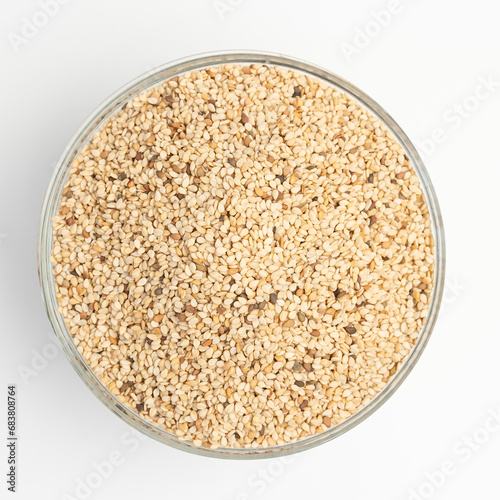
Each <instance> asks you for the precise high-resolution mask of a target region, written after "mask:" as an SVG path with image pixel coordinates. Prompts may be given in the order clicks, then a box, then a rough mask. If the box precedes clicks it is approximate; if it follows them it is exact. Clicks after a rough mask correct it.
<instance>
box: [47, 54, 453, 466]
mask: <svg viewBox="0 0 500 500" xmlns="http://www.w3.org/2000/svg"><path fill="white" fill-rule="evenodd" d="M225 63H235V64H252V63H260V64H267V65H277V66H281V67H285V68H290V69H293V70H296V71H300V72H303V73H307V74H309V75H311V76H314V77H316V78H318V79H320V80H323V81H325V82H327V83H328V84H330V85H332V86H334V87H336V88H338V89H340V90H342V91H343V92H345V93H347V94H348V95H350V96H351V97H353V98H354V99H356V100H357V101H358V102H359V103H360V104H361V105H362V106H364V107H365V108H366V109H368V110H369V111H370V112H371V113H373V114H374V115H376V116H377V117H378V118H379V119H380V120H381V121H382V122H383V123H384V124H385V125H386V126H387V128H388V129H389V130H391V132H392V133H393V134H394V136H395V137H396V139H397V141H398V142H399V143H400V144H401V146H402V147H403V149H404V150H405V151H406V154H407V155H408V157H409V158H410V161H411V164H412V166H413V168H414V170H415V171H416V173H417V175H418V177H419V178H420V182H421V186H422V189H423V192H424V195H425V198H426V200H427V203H428V206H429V212H430V217H431V219H432V231H433V234H434V241H435V260H436V262H435V276H434V289H433V291H432V295H431V301H430V307H429V313H428V316H427V319H426V322H425V325H424V327H423V329H422V331H421V332H420V335H419V337H418V339H417V342H416V344H415V346H414V347H413V349H412V351H411V353H410V355H409V356H408V358H407V359H406V360H405V362H404V363H403V365H402V366H401V368H400V369H399V370H398V371H397V372H396V373H395V375H394V376H393V377H392V379H391V380H390V382H389V383H388V384H387V385H386V386H385V387H384V389H383V390H382V391H381V392H380V393H379V394H378V395H377V396H376V397H375V398H374V399H373V400H372V401H371V402H370V403H369V404H368V405H367V406H365V407H364V408H362V409H360V410H359V411H358V412H357V413H355V414H354V415H352V416H351V417H349V418H348V419H346V420H344V421H343V422H342V423H340V424H339V425H336V426H335V427H332V428H331V429H329V430H328V431H326V432H324V433H322V434H316V435H314V436H310V437H308V438H304V439H301V440H300V441H297V442H294V443H289V444H285V445H281V446H274V447H269V448H255V449H237V448H217V449H214V450H211V449H206V448H203V447H198V446H195V445H194V444H193V443H191V442H189V441H182V440H180V439H178V438H177V437H176V436H174V435H173V434H171V433H169V432H167V431H165V430H163V429H160V428H159V427H156V426H155V425H153V424H152V423H150V422H147V421H145V420H143V419H141V418H140V417H139V415H138V414H136V413H135V412H134V411H133V410H131V409H130V408H128V407H127V406H126V405H124V404H123V403H120V402H119V401H118V400H117V399H116V398H115V397H114V396H113V395H112V394H111V393H110V392H109V391H108V389H107V388H106V387H104V386H103V385H102V384H101V383H100V382H99V380H98V378H97V377H96V375H95V374H94V373H93V372H92V370H91V369H90V368H89V366H88V365H87V363H86V362H85V361H84V359H83V357H82V356H81V355H80V353H79V352H78V350H77V349H76V346H75V344H74V343H73V339H72V337H71V335H70V334H69V332H68V330H67V328H66V326H65V324H64V320H63V318H62V316H61V314H60V313H59V312H58V310H57V309H58V304H57V300H56V290H55V283H54V278H53V274H52V263H51V261H50V255H51V250H52V243H53V241H52V226H51V219H52V217H53V216H54V215H55V214H56V211H57V208H58V204H59V199H60V197H61V192H62V189H63V187H64V185H65V183H66V179H67V177H68V174H69V171H70V169H71V164H72V161H73V159H74V158H75V157H76V156H77V155H78V153H79V151H80V150H81V148H82V147H83V146H84V145H85V144H86V143H87V142H88V141H89V139H90V138H91V137H92V135H93V134H94V132H95V131H96V130H98V129H99V128H100V127H101V126H102V124H103V122H104V121H105V120H106V119H108V118H109V117H110V116H111V115H112V114H113V113H115V112H116V111H117V110H118V109H120V108H121V106H122V105H123V104H124V103H125V102H126V101H128V100H129V99H131V98H132V97H133V96H135V95H136V94H139V93H141V92H143V91H144V90H146V89H147V88H149V87H152V86H154V85H157V84H158V83H160V82H162V81H163V80H165V79H167V78H171V77H173V76H176V75H179V74H182V73H184V72H186V71H193V70H197V69H201V68H206V67H209V66H216V65H219V64H225ZM444 271H445V244H444V232H443V225H442V219H441V213H440V210H439V206H438V202H437V199H436V195H435V193H434V189H433V187H432V184H431V181H430V179H429V176H428V174H427V171H426V170H425V167H424V164H423V162H422V159H421V158H420V156H419V155H418V153H417V151H416V149H415V147H414V146H413V144H412V143H411V142H410V140H409V139H408V137H407V136H406V134H405V133H404V132H403V131H402V130H401V128H400V127H399V126H398V124H397V123H396V122H395V121H394V120H393V119H392V118H391V117H390V116H389V115H388V113H387V112H386V111H384V110H383V109H382V108H381V107H380V106H379V105H378V104H377V103H376V102H374V101H373V100H372V99H371V98H370V97H368V96H367V95H366V94H365V93H364V92H362V91H361V90H359V89H358V88H356V87H355V86H354V85H352V84H351V83H349V82H347V81H346V80H344V79H342V78H340V77H339V76H337V75H335V74H333V73H331V72H329V71H327V70H325V69H322V68H319V67H317V66H314V65H312V64H309V63H307V62H303V61H300V60H296V59H292V58H289V57H285V56H282V55H277V54H268V53H245V52H225V53H212V54H207V55H205V54H202V55H199V56H195V57H190V58H186V59H181V60H177V61H174V62H172V63H168V64H166V65H164V66H160V67H158V68H155V69H154V70H151V71H149V72H148V73H146V74H144V75H142V76H140V77H139V78H137V79H136V80H134V81H132V82H131V83H129V84H128V85H126V86H125V87H123V88H122V89H120V90H119V91H118V92H116V93H115V94H113V95H112V96H111V97H109V98H108V99H107V100H106V101H105V102H103V103H102V104H101V105H100V106H99V107H98V108H97V109H96V110H95V111H94V112H93V113H92V115H91V116H90V117H89V118H88V119H87V120H86V121H85V122H84V123H83V125H82V126H81V127H80V129H79V130H78V131H77V132H76V133H75V135H74V136H73V138H72V139H71V141H70V142H69V144H68V145H67V147H66V149H65V150H64V152H63V154H62V156H61V158H60V159H59V162H58V164H57V167H56V169H55V171H54V174H53V176H52V179H51V181H50V184H49V187H48V189H47V194H46V196H45V200H44V202H43V207H42V213H41V219H40V226H39V235H38V274H39V280H40V285H41V289H42V296H43V300H44V302H45V307H46V310H47V314H48V317H49V319H50V321H51V323H52V328H53V329H54V332H55V334H56V336H57V338H58V339H59V342H60V343H61V344H62V348H63V350H64V353H65V354H66V356H67V358H68V359H69V361H70V363H71V364H72V366H73V368H74V369H75V370H76V372H77V373H78V374H79V375H80V377H81V378H82V380H83V381H84V382H85V384H86V385H87V387H88V388H89V389H90V390H91V391H92V392H93V393H94V394H95V395H96V396H97V397H98V398H99V400H100V401H101V402H102V403H104V404H105V405H106V406H107V407H108V408H109V409H110V410H111V411H113V412H114V413H115V414H116V415H118V416H119V417H120V418H121V419H122V420H124V421H125V422H127V423H128V424H130V425H131V426H132V427H134V428H135V429H137V430H138V431H140V432H142V433H144V434H145V435H147V436H149V437H151V438H154V439H156V440H158V441H161V442H162V443H165V444H168V445H170V446H173V447H174V448H178V449H181V450H185V451H189V452H191V453H196V454H199V455H206V456H210V457H218V458H232V459H252V458H270V457H276V456H283V455H289V454H292V453H297V452H299V451H303V450H307V449H309V448H312V447H314V446H317V445H319V444H322V443H326V442H327V441H330V440H332V439H334V438H336V437H338V436H340V435H341V434H343V433H344V432H347V431H348V430H349V429H352V428H353V427H355V426H356V425H358V424H359V423H360V422H362V421H363V420H364V419H365V418H367V417H368V416H369V415H371V414H372V413H373V412H374V411H375V410H376V409H377V408H380V406H381V405H382V404H383V403H385V402H386V401H387V400H388V399H389V398H390V396H391V395H392V394H393V393H394V391H395V390H396V389H397V388H398V387H399V386H400V385H401V383H402V382H403V380H404V379H405V378H406V377H407V376H408V374H409V373H410V371H411V370H412V368H413V367H414V366H415V363H416V362H417V360H418V359H419V358H420V356H421V354H422V351H423V350H424V348H425V346H426V344H427V342H428V340H429V337H430V335H431V332H432V329H433V327H434V324H435V322H436V319H437V315H438V311H439V306H440V303H441V297H442V294H443V286H444Z"/></svg>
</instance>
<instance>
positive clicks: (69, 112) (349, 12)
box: [0, 0, 500, 500]
mask: <svg viewBox="0 0 500 500" xmlns="http://www.w3.org/2000/svg"><path fill="white" fill-rule="evenodd" d="M46 1H49V3H50V1H59V3H58V5H59V11H58V12H57V13H56V14H55V15H54V17H52V18H50V19H49V20H48V22H47V24H46V25H45V26H44V27H42V28H40V29H39V30H38V33H35V34H34V36H33V38H31V39H29V40H27V41H26V43H23V42H22V41H20V40H19V39H17V42H18V43H21V45H20V46H19V47H18V48H19V50H18V51H15V50H14V45H15V44H13V40H14V38H15V37H13V35H12V34H17V35H20V33H21V29H22V26H23V23H24V20H23V18H27V19H33V16H35V15H36V14H37V13H38V12H40V11H41V3H43V1H42V2H41V3H39V2H37V1H34V0H17V1H15V2H3V5H2V7H1V15H0V53H1V62H2V64H1V67H2V78H1V79H0V89H1V92H0V99H1V110H2V112H1V115H0V116H1V121H0V127H1V129H0V158H1V160H0V175H1V177H0V262H1V265H0V304H1V310H2V314H1V315H0V325H1V329H0V331H1V335H2V343H3V345H7V349H6V350H5V349H2V350H1V351H2V358H3V360H2V362H1V363H0V365H1V368H0V370H1V382H2V386H1V389H0V390H1V391H5V392H2V395H1V396H0V400H1V401H2V404H1V429H2V431H1V433H0V434H1V435H5V434H6V417H5V416H4V415H5V414H6V408H5V401H6V386H7V384H8V383H16V384H17V386H18V400H19V430H18V433H19V436H20V441H19V448H18V451H19V459H20V464H19V477H18V493H17V498H20V499H26V500H28V499H30V500H31V499H34V498H37V499H40V500H45V499H69V498H73V499H76V498H84V497H85V493H86V492H85V491H76V487H77V484H78V483H77V481H78V480H86V479H87V478H89V474H92V473H93V472H94V471H95V469H94V467H95V466H94V465H93V463H99V462H102V461H107V460H109V459H110V455H112V454H113V453H114V452H118V453H120V454H121V458H120V459H119V460H118V461H119V462H120V463H119V464H118V465H115V466H114V470H113V471H112V472H111V474H110V475H109V477H107V478H104V479H102V481H101V482H102V484H101V485H100V486H99V487H97V488H92V489H91V491H90V494H88V493H87V496H86V497H87V498H91V499H96V500H100V499H105V500H107V499H110V498H113V499H114V498H123V499H129V498H130V499H131V498H165V499H197V498H204V499H206V500H221V499H225V500H255V499H259V500H265V499H275V498H280V499H281V498H284V499H286V498H290V499H295V498H318V499H333V498H353V499H366V498H370V499H372V500H379V499H380V500H382V499H383V500H391V499H400V500H407V499H410V498H411V499H412V500H416V499H418V498H439V499H442V500H448V499H449V500H462V499H463V500H465V499H469V498H472V497H473V496H474V498H481V499H485V500H490V499H498V498H499V497H500V485H499V482H498V464H499V461H500V416H499V417H498V418H499V424H497V426H495V427H490V431H486V432H482V431H481V428H482V426H483V425H484V424H485V423H491V422H487V418H488V412H492V411H496V412H497V414H498V412H500V391H499V389H500V363H499V362H498V353H499V351H500V338H499V327H500V325H499V320H498V315H497V311H498V299H499V293H498V282H499V279H498V278H499V265H498V246H497V243H498V228H499V214H498V201H497V199H498V194H497V193H498V186H499V181H500V173H499V172H500V170H499V158H498V143H499V133H500V126H499V120H498V116H499V112H500V86H499V85H500V67H499V66H500V63H499V58H498V50H499V48H500V31H499V29H498V17H499V13H500V8H499V4H498V2H492V1H491V0H476V1H475V2H472V3H471V2H465V1H461V0H459V1H457V0H440V1H439V2H436V1H433V0H420V1H401V3H400V4H399V8H398V7H397V6H396V9H393V11H394V10H396V11H398V12H397V13H396V14H391V20H390V21H389V22H388V24H387V26H385V27H383V28H380V29H377V26H376V25H374V24H373V22H374V15H373V12H374V11H380V10H382V9H387V8H388V7H389V6H391V7H393V5H394V1H393V2H392V3H391V2H389V1H387V0H385V1H384V0H383V1H376V2H369V1H367V0H362V1H359V0H358V1H357V2H346V1H342V2H340V1H338V0H334V1H326V0H325V1H309V2H299V1H291V0H288V1H278V0H267V1H264V0H221V1H220V2H214V1H213V0H196V1H194V0H191V1H180V0H179V1H175V2H172V1H167V0H141V1H140V2H138V1H133V0H120V1H111V0H87V1H85V2H83V1H76V0H64V2H63V0H46ZM62 3H65V5H62ZM396 4H397V2H396ZM217 7H218V8H219V9H220V11H222V10H223V9H224V8H225V11H224V12H223V13H222V14H220V13H218V11H217ZM38 15H39V14H38ZM385 17H386V18H387V15H386V16H385ZM379 19H380V16H379ZM38 22H42V23H43V22H44V18H43V15H42V16H41V17H40V15H39V17H38ZM369 22H371V23H372V24H370V25H369V26H368V30H369V32H370V34H374V33H376V32H377V31H380V33H378V34H376V35H375V36H373V37H372V38H371V39H370V40H369V41H368V43H366V47H364V48H362V49H360V50H359V53H358V54H355V55H353V56H352V58H351V59H350V60H349V58H347V57H346V55H345V51H346V50H347V49H346V46H345V45H342V44H345V43H350V44H353V42H354V36H355V35H356V33H359V31H357V30H365V28H366V26H367V23H369ZM379 23H380V21H379ZM358 37H360V35H358ZM358 41H359V40H358ZM342 47H344V50H343V49H342ZM237 48H246V49H255V50H268V51H274V52H281V53H284V54H287V55H291V56H296V57H299V58H302V59H305V60H309V61H310V62H313V63H316V64H319V65H322V66H324V67H326V68H328V69H330V70H332V71H334V72H336V73H338V74H339V75H341V76H343V77H345V78H347V79H348V80H350V81H352V82H353V83H354V84H356V85H357V86H359V87H360V88H361V89H363V90H364V91H366V92H367V93H368V94H369V95H371V96H372V97H373V98H374V99H375V100H377V101H378V102H379V103H380V104H381V105H382V106H383V107H385V109H386V110H388V111H389V113H391V114H392V115H393V117H394V118H395V119H396V120H397V121H398V122H399V123H400V125H401V126H402V127H403V129H404V130H405V131H406V132H407V134H408V135H409V136H410V138H411V139H412V140H413V141H414V142H415V143H417V144H419V143H421V141H422V140H424V139H427V138H430V137H432V134H433V131H434V130H435V129H436V128H441V129H443V133H444V134H445V136H446V137H445V138H444V139H442V135H443V133H441V134H439V133H437V136H438V137H441V139H442V141H441V144H438V145H437V146H436V147H435V150H434V151H433V152H432V153H431V154H426V155H425V160H426V164H427V167H428V170H429V173H430V176H431V178H432V181H433V182H434V185H435V188H436V191H437V193H438V197H439V200H440V203H441V208H442V211H443V216H444V221H445V228H446V236H447V248H448V250H447V260H448V264H447V276H448V283H449V285H448V287H447V290H446V292H445V304H444V307H443V309H442V313H441V315H440V318H439V321H438V324H437V326H436V329H435V332H434V334H433V337H432V339H431V341H430V343H429V345H428V348H427V349H426V352H425V353H424V355H423V357H422V358H421V360H420V362H419V363H418V365H417V367H416V368H415V369H414V371H413V372H412V373H411V375H410V377H409V378H408V379H407V381H406V382H405V383H404V384H403V386H402V387H401V388H400V389H399V390H398V391H397V393H396V395H395V396H393V398H392V399H391V400H390V401H389V402H388V403H387V404H385V405H384V406H383V407H382V408H381V409H380V410H379V411H377V412H376V413H375V415H373V416H372V417H370V418H369V419H368V420H367V421H366V422H364V423H363V424H361V425H360V426H359V427H357V428H356V429H354V430H352V431H350V432H348V433H347V434H345V435H344V436H342V437H341V438H339V439H337V440H335V441H333V442H330V443H328V444H326V445H323V446H321V447H319V448H316V449H314V450H311V451H309V452H306V453H303V454H300V455H297V456H295V457H294V458H292V459H286V463H284V462H285V461H280V460H279V459H277V460H265V461H248V462H244V461H238V462H236V461H219V460H214V459H209V458H201V457H196V456H193V455H190V454H187V453H183V452H180V451H176V450H174V449H170V448H169V447H167V446H164V445H162V444H159V443H157V442H154V441H151V440H149V439H145V440H143V441H141V442H140V444H138V445H137V443H138V442H139V441H135V440H132V438H131V434H130V433H131V431H130V429H129V428H128V427H127V425H126V424H124V423H122V422H121V421H120V420H119V419H118V418H117V417H115V416H114V415H113V414H112V413H111V412H109V411H108V410H107V409H106V408H105V407H104V406H103V405H102V404H101V403H99V402H98V401H97V399H96V398H94V396H92V395H91V393H90V392H89V391H88V389H86V388H85V386H84V385H83V383H82V382H81V381H80V379H79V378H78V376H77V375H76V373H75V372H74V371H73V369H72V368H71V366H70V365H69V363H68V361H67V360H66V359H65V357H64V356H63V355H62V353H60V352H58V353H57V355H56V356H55V357H54V358H53V359H47V356H46V355H47V354H48V356H49V357H52V356H53V354H54V352H55V351H54V348H53V345H52V344H53V343H54V339H53V336H52V333H51V328H50V325H49V322H48V320H47V318H46V316H45V312H44V309H43V305H42V301H41V298H40V292H39V287H38V282H37V275H36V260H35V259H36V248H35V244H36V233H37V224H38V215H39V210H40V206H41V202H42V198H43V195H44V192H45V189H46V186H47V183H48V181H49V178H50V176H51V174H52V170H53V167H54V164H55V162H56V160H57V159H58V157H59V155H60V153H61V152H62V150H63V148H64V146H65V144H66V142H67V141H68V140H69V138H70V137H71V136H72V134H73V132H74V131H75V130H76V128H77V127H78V126H79V125H80V123H81V122H82V121H83V120H84V119H85V118H86V117H87V115H88V114H89V113H90V112H91V111H92V110H93V109H94V108H95V107H96V105H97V104H99V103H100V102H101V101H102V100H103V99H105V98H106V97H107V96H108V95H109V94H110V93H112V92H114V91H115V90H116V89H117V88H119V87H121V86H122V85H123V84H124V83H126V82H128V81H129V80H131V79H132V78H135V77H136V76H138V75H139V74H141V73H144V72H145V71H147V70H149V69H151V68H152V67H154V66H156V65H158V64H161V63H164V62H168V61H171V60H173V59H176V58H179V57H184V56H187V55H190V54H195V53H199V52H204V51H211V50H223V49H237ZM488 78H492V79H493V80H494V81H495V82H497V84H496V88H493V89H492V90H491V91H490V92H489V95H487V94H488V93H487V92H485V91H484V89H483V91H482V90H481V89H479V94H480V95H481V97H483V99H482V100H481V101H480V102H479V104H478V108H477V109H476V110H475V111H473V112H471V113H470V116H468V117H464V118H457V116H459V115H458V114H457V113H458V111H453V106H455V105H460V104H461V103H462V102H464V100H467V99H468V98H470V96H473V95H474V93H475V92H476V87H477V85H478V84H480V82H481V79H488ZM467 104H469V105H471V106H474V105H475V102H474V99H472V98H470V99H469V101H467ZM450 110H451V111H450ZM441 139H440V140H441ZM42 353H45V355H44V354H42ZM40 354H42V356H44V359H45V360H44V359H38V358H37V355H40ZM27 367H30V368H31V369H33V370H34V371H35V372H36V373H37V375H36V376H35V375H32V376H29V377H28V378H26V377H27V375H26V374H25V375H24V376H23V375H22V373H21V372H22V371H23V370H24V372H25V370H26V368H27ZM471 435H474V436H475V438H477V439H479V440H482V441H486V442H484V443H483V444H479V445H476V444H474V442H472V444H466V442H465V441H464V439H466V438H467V436H471ZM134 439H135V438H134ZM4 442H5V441H4ZM136 445H137V446H136ZM471 446H473V447H474V448H477V449H475V450H474V451H472V452H470V453H468V452H467V449H471ZM2 449H4V452H2V453H1V454H0V463H1V464H2V468H1V469H0V470H2V471H5V470H6V461H7V459H6V453H7V452H6V448H5V445H4V444H2ZM115 455H116V453H115V454H113V455H112V456H111V458H116V456H115ZM446 462H452V465H454V469H453V470H454V473H453V474H451V475H449V476H447V477H446V478H445V479H443V477H444V476H440V475H439V474H436V473H435V472H436V471H438V470H440V469H442V468H443V467H445V468H446V467H449V466H450V464H447V463H446ZM432 473H434V476H435V478H437V479H441V480H440V482H442V483H443V485H442V486H439V487H435V486H431V487H429V486H427V487H426V486H425V485H424V483H425V482H426V481H429V480H428V479H426V474H432ZM2 474H4V473H2ZM106 475H108V474H106ZM3 477H4V478H5V476H4V475H3ZM90 481H91V483H92V481H94V483H92V484H95V481H97V482H99V478H98V477H97V476H96V475H95V474H94V475H93V476H90ZM428 484H430V483H428ZM419 488H422V489H421V490H420V491H421V493H422V495H420V496H419V497H418V496H415V495H413V496H412V493H411V490H412V489H415V490H417V491H418V489H419ZM0 491H1V493H0V497H1V498H8V496H7V493H5V495H4V492H6V484H5V482H4V480H2V484H1V485H0Z"/></svg>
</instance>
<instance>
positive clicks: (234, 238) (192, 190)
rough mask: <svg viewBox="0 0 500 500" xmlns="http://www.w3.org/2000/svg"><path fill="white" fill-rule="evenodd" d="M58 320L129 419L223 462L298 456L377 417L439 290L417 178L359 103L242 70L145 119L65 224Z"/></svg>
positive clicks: (210, 76) (56, 250)
mask: <svg viewBox="0 0 500 500" xmlns="http://www.w3.org/2000/svg"><path fill="white" fill-rule="evenodd" d="M53 236H54V243H53V250H52V261H53V264H54V277H55V284H56V290H57V300H58V303H59V311H60V313H61V314H62V316H63V318H64V321H65V324H66V326H67V328H68V330H69V332H70V334H71V336H72V337H73V339H74V343H75V345H76V347H77V349H78V351H79V352H80V353H81V355H82V356H83V358H84V359H85V361H86V362H87V363H88V365H89V366H90V368H91V369H92V370H93V371H94V373H95V374H96V375H97V376H98V377H99V379H100V381H101V383H102V384H104V385H105V386H106V387H107V388H108V389H109V391H110V392H111V393H112V394H114V395H115V396H116V398H117V399H118V400H119V401H121V402H122V403H124V404H126V405H127V406H129V407H130V408H132V409H133V410H135V411H136V412H138V413H139V414H140V416H141V417H142V418H143V419H145V420H147V421H149V422H152V423H153V424H155V425H156V426H158V427H160V428H162V429H164V430H166V431H168V432H170V433H172V434H174V435H175V436H177V437H178V438H180V439H182V440H189V441H191V442H193V443H194V444H195V445H198V446H204V447H207V448H217V447H235V448H255V447H268V446H275V445H281V444H285V443H289V442H292V441H296V440H298V439H302V438H305V437H307V436H311V435H314V434H317V433H321V432H324V431H326V430H328V429H329V428H331V427H333V426H335V425H337V424H338V423H340V422H342V421H343V420H345V419H346V418H348V417H349V416H351V415H353V414H354V413H356V412H357V411H358V410H359V409H360V408H362V407H363V406H365V405H366V404H367V403H368V402H369V401H370V400H371V399H372V398H373V397H374V396H375V395H376V394H377V393H379V392H380V391H381V390H382V389H383V388H384V386H385V385H386V384H387V382H388V381H389V380H390V379H391V377H392V376H393V375H394V373H395V372H396V371H397V370H398V368H399V367H400V366H401V364H402V363H403V362H404V360H405V359H406V358H407V356H408V355H409V353H410V351H411V349H412V347H413V345H414V344H415V342H416V340H417V338H418V335H419V332H420V331H421V329H422V327H423V324H424V322H425V318H426V314H427V310H428V305H429V302H430V295H431V291H432V285H433V270H434V256H433V253H434V252H433V245H434V243H433V237H432V232H431V221H430V217H429V212H428V207H427V204H426V201H425V198H424V196H423V193H422V190H421V187H420V183H419V180H418V177H417V176H416V174H415V172H414V171H413V169H412V167H411V165H410V162H409V160H408V158H407V157H406V156H405V154H404V151H403V149H402V148H401V146H400V145H399V144H398V143H397V142H396V141H395V139H394V137H393V136H392V134H391V133H390V132H389V131H388V130H387V129H386V127H385V126H384V125H383V124H382V123H381V122H380V120H378V119H377V118H376V117H374V116H373V115H371V114H370V113H369V112H368V111H367V110H365V109H363V108H362V107H361V106H360V105H359V104H358V103H357V102H356V101H354V100H353V99H352V98H350V97H349V96H347V95H345V94H343V93H342V92H341V91H339V90H337V89H335V88H332V87H331V86H329V85H327V84H325V83H323V82H320V81H319V80H316V79H314V78H312V77H309V76H307V75H304V74H301V73H297V72H294V71H291V70H288V69H284V68H279V67H266V66H263V65H252V66H239V65H224V66H219V67H212V68H207V69H205V70H201V71H194V72H191V73H188V74H184V75H182V76H178V77H175V78H172V79H169V80H167V81H165V82H163V83H162V84H161V85H159V86H157V87H154V88H152V89H149V90H147V91H146V92H144V93H142V94H140V95H138V96H136V97H134V98H133V99H131V100H130V101H128V102H127V103H126V104H125V105H124V106H123V107H122V109H121V110H119V111H117V112H116V113H115V114H114V115H113V116H112V117H111V118H109V119H108V120H107V121H106V122H105V123H104V125H103V126H102V128H101V129H100V130H99V132H97V133H95V135H94V136H93V138H92V139H91V141H90V143H89V144H87V145H86V146H85V147H84V148H83V149H82V151H81V152H80V154H79V155H78V157H77V158H76V159H75V160H74V162H73V165H72V169H71V172H70V175H69V178H68V180H67V183H66V186H65V188H64V190H63V193H62V196H61V200H60V204H59V209H58V213H57V215H56V216H55V217H54V219H53Z"/></svg>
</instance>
